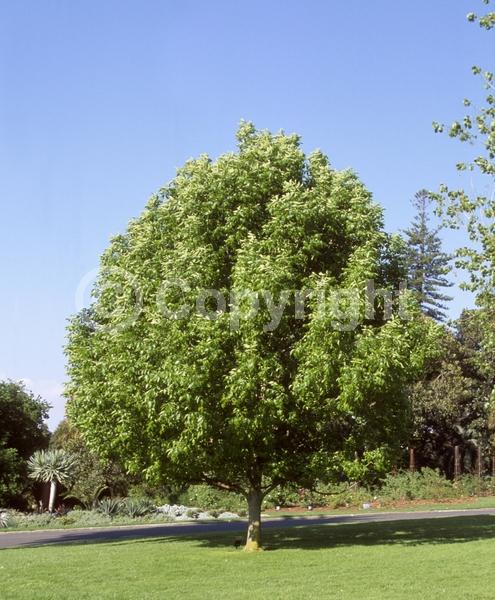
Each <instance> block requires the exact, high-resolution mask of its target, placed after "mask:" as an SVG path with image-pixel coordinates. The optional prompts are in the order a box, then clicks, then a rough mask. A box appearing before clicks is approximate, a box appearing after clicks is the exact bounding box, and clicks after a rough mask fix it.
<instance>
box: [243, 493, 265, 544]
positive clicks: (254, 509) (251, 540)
mask: <svg viewBox="0 0 495 600" xmlns="http://www.w3.org/2000/svg"><path fill="white" fill-rule="evenodd" d="M262 500H263V494H262V493H261V490H249V493H248V496H247V501H248V531H247V539H246V545H245V547H244V550H247V551H248V552H255V551H256V550H262V547H261V502H262Z"/></svg>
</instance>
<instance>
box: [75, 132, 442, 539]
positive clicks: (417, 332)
mask: <svg viewBox="0 0 495 600" xmlns="http://www.w3.org/2000/svg"><path fill="white" fill-rule="evenodd" d="M237 138H238V151H237V152H235V153H230V154H225V155H223V156H221V157H219V158H218V159H217V160H216V161H213V160H211V159H210V158H209V157H207V156H201V157H200V158H198V159H197V160H190V161H188V162H187V163H186V164H185V165H184V167H182V168H181V169H179V171H178V173H177V176H176V177H175V179H174V180H173V181H172V182H171V183H170V184H169V185H168V186H166V187H164V188H163V189H162V190H160V192H159V193H158V194H157V195H155V196H153V197H152V198H151V200H150V201H149V202H148V204H147V206H146V209H145V210H144V212H143V214H142V215H141V216H140V217H139V218H138V219H136V220H134V221H132V222H131V223H130V225H129V228H128V230H127V232H126V233H125V234H124V235H120V236H117V237H116V238H114V239H113V240H112V243H111V244H110V247H109V248H108V250H107V251H106V252H105V253H104V254H103V256H102V259H101V269H100V275H99V278H98V281H97V283H96V285H95V289H94V304H93V305H92V306H91V307H90V308H89V309H87V310H85V311H83V312H82V313H80V314H79V315H76V316H75V317H74V318H73V320H72V322H71V325H70V328H69V339H68V344H67V348H66V352H67V357H68V366H69V377H70V382H69V384H68V386H67V391H66V393H67V395H68V398H69V401H68V414H69V417H70V418H71V420H72V421H73V422H74V424H75V425H76V426H77V427H78V429H79V430H80V431H81V433H82V435H83V436H84V438H85V439H86V441H87V443H88V445H89V446H90V447H91V448H92V449H94V450H96V451H97V452H98V453H100V454H103V455H107V456H112V455H113V456H118V457H120V458H121V460H122V461H123V463H124V464H125V466H126V468H127V469H128V470H129V471H131V472H143V473H145V474H146V475H147V476H148V477H149V478H150V479H160V478H166V477H169V476H170V477H173V478H174V479H180V480H184V481H188V482H206V483H209V484H212V485H215V486H218V487H220V488H224V489H229V490H234V491H238V492H240V493H242V494H244V495H245V496H246V498H247V500H248V507H249V530H248V542H247V547H248V548H257V547H258V546H259V543H260V538H259V531H260V527H259V521H260V507H261V501H262V498H263V496H264V495H265V494H266V493H267V492H268V491H269V490H271V489H272V488H273V487H274V486H276V485H278V484H282V483H284V482H287V481H290V482H293V483H301V484H303V485H306V486H311V485H312V484H313V482H314V480H315V478H316V477H320V478H323V479H328V480H335V479H343V478H346V477H348V478H353V479H359V478H363V477H365V476H366V474H367V473H369V472H374V473H376V472H382V471H383V470H384V469H386V467H387V465H388V464H389V461H390V460H391V459H392V458H393V457H394V455H395V453H396V452H397V451H398V449H399V446H400V443H401V442H402V441H403V438H404V436H405V435H406V433H405V431H406V426H407V421H408V416H409V414H410V410H409V404H408V401H407V395H406V393H405V386H406V383H407V382H408V381H410V380H411V379H412V378H413V377H414V375H415V374H416V373H417V372H418V370H419V369H420V368H421V365H422V364H423V361H424V360H425V358H426V357H427V356H429V355H430V354H431V353H433V352H434V348H435V339H436V336H437V330H436V327H435V326H434V325H433V324H432V322H431V321H430V320H428V319H427V318H425V317H422V315H421V314H420V311H419V309H418V307H417V306H416V304H415V302H414V300H413V299H412V298H411V297H410V295H408V294H407V293H403V294H400V295H399V294H397V293H396V294H395V295H394V294H393V293H392V292H393V290H394V289H396V287H397V286H398V281H396V280H395V276H394V273H396V272H397V269H396V261H394V258H393V254H394V252H393V248H394V244H393V242H392V243H391V241H390V240H389V239H388V238H387V236H386V235H385V234H384V232H383V227H382V211H381V209H380V208H379V206H378V205H376V204H375V203H374V202H373V201H372V198H371V195H370V193H369V192H368V191H367V190H366V189H365V187H364V186H363V184H362V183H361V182H360V181H359V179H358V178H357V177H356V175H355V174H353V173H352V172H350V171H343V172H338V171H335V170H333V169H332V168H331V167H330V166H329V163H328V160H327V158H326V157H325V156H324V155H323V154H322V153H321V152H314V153H312V154H311V155H310V156H308V157H306V156H305V155H304V153H303V152H302V150H301V147H300V142H299V138H298V137H297V136H295V135H285V134H283V133H280V134H277V135H272V134H270V133H269V132H266V131H256V130H255V128H254V127H253V126H252V125H251V124H249V123H243V124H242V125H241V127H240V129H239V131H238V135H237ZM370 281H373V282H374V285H375V286H376V288H383V289H382V291H381V292H380V293H378V292H377V290H375V292H376V295H377V296H378V298H377V299H376V302H375V300H374V298H371V299H370V297H369V294H368V296H365V294H366V293H367V292H370ZM384 290H385V291H384Z"/></svg>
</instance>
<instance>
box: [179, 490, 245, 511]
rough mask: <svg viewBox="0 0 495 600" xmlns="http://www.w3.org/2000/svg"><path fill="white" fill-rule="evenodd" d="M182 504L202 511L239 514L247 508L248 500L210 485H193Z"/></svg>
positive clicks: (182, 497)
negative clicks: (239, 511)
mask: <svg viewBox="0 0 495 600" xmlns="http://www.w3.org/2000/svg"><path fill="white" fill-rule="evenodd" d="M180 504H185V505H186V506H197V507H198V508H200V509H201V510H207V511H210V510H219V511H232V512H237V511H238V510H239V509H240V508H245V506H246V499H245V498H244V496H242V495H241V494H235V493H233V492H224V491H222V490H217V489H215V488H212V487H210V486H209V485H192V486H190V487H189V488H188V490H187V491H186V492H185V493H184V494H182V495H181V497H180Z"/></svg>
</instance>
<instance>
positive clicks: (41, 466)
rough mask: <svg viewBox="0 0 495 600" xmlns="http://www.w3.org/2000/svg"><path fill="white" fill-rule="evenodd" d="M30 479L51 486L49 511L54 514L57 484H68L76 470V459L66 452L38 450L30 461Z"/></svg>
mask: <svg viewBox="0 0 495 600" xmlns="http://www.w3.org/2000/svg"><path fill="white" fill-rule="evenodd" d="M28 470H29V477H31V478H32V479H34V480H36V481H41V482H43V483H49V484H50V499H49V501H48V511H49V512H53V507H54V506H55V500H56V498H57V484H67V483H68V482H69V481H70V480H71V477H72V476H73V473H74V470H75V458H74V457H73V456H71V455H70V454H69V453H68V452H65V451H64V450H37V451H36V452H35V453H34V454H33V456H31V458H30V459H29V460H28Z"/></svg>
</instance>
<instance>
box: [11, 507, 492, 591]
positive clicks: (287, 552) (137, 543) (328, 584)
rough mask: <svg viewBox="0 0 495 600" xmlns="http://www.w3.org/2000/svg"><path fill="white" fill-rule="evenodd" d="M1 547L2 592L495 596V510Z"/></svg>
mask: <svg viewBox="0 0 495 600" xmlns="http://www.w3.org/2000/svg"><path fill="white" fill-rule="evenodd" d="M234 538H235V534H228V535H225V534H212V535H202V536H198V537H192V536H189V537H181V538H157V539H152V540H132V541H119V542H112V543H96V544H95V543H93V544H70V545H69V544H67V545H63V546H62V545H59V546H46V547H37V548H22V549H9V550H1V551H0V597H1V598H2V600H7V599H11V598H22V599H23V598H27V599H31V598H32V599H40V600H42V599H49V598H54V599H55V598H56V599H59V598H60V599H62V598H63V599H72V598H74V599H76V598H77V599H83V598H96V599H100V598H115V599H127V598H129V599H131V598H132V599H141V598H160V599H163V600H165V599H189V598H191V599H201V600H203V599H206V600H208V599H215V600H217V599H219V598H220V599H221V598H229V599H232V600H234V599H235V600H237V599H243V598H266V599H283V600H286V599H297V600H305V599H307V598H315V599H322V598H323V599H327V598H342V599H356V600H358V599H359V600H374V599H376V600H384V599H393V600H400V599H407V600H411V599H413V600H414V599H416V598H417V599H421V600H422V599H430V598H431V599H435V600H437V599H439V598H446V599H447V598H448V599H459V600H470V599H472V600H481V599H483V598H487V599H493V598H494V597H495V569H494V564H495V517H490V516H477V517H453V518H443V519H435V520H424V521H419V520H418V521H402V522H396V523H368V524H352V525H326V526H325V525H323V526H304V527H298V528H289V529H277V530H274V529H272V530H267V531H266V533H265V545H266V548H267V551H265V552H260V553H257V554H247V553H245V552H243V551H242V550H235V548H234V547H233V545H232V543H233V541H234Z"/></svg>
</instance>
